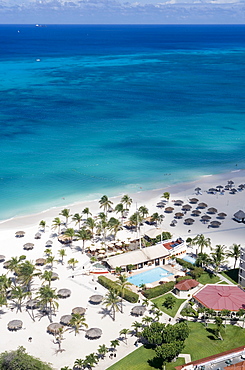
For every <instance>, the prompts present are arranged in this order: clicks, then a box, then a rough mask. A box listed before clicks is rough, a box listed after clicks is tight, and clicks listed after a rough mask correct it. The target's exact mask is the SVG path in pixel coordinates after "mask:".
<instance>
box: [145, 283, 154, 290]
mask: <svg viewBox="0 0 245 370" xmlns="http://www.w3.org/2000/svg"><path fill="white" fill-rule="evenodd" d="M145 287H146V289H150V288H153V285H152V284H150V283H146V284H145Z"/></svg>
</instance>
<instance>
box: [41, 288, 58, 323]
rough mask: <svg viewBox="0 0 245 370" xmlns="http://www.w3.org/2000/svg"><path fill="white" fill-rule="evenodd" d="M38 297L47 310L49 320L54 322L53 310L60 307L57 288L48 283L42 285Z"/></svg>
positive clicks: (43, 308) (42, 307)
mask: <svg viewBox="0 0 245 370" xmlns="http://www.w3.org/2000/svg"><path fill="white" fill-rule="evenodd" d="M36 298H37V301H38V302H39V305H40V307H41V309H42V310H44V311H46V312H47V314H48V317H49V320H50V321H51V322H52V312H53V310H55V309H56V308H58V307H59V303H58V302H57V299H58V298H59V297H58V295H57V294H56V289H52V288H50V286H48V285H44V286H41V287H40V288H39V290H38V295H37V297H36Z"/></svg>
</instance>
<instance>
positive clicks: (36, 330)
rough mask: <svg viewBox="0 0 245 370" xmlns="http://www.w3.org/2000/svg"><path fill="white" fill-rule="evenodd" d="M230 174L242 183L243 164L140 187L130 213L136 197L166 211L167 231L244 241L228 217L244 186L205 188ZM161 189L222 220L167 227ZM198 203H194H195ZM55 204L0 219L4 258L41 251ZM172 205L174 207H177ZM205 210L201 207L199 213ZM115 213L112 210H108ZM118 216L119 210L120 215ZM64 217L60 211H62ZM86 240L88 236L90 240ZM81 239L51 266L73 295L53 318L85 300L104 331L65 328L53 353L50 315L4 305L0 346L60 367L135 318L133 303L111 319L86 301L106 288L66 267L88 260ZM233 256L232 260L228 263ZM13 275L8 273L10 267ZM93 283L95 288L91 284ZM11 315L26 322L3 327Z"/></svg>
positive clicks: (90, 318) (240, 202)
mask: <svg viewBox="0 0 245 370" xmlns="http://www.w3.org/2000/svg"><path fill="white" fill-rule="evenodd" d="M228 180H233V181H234V183H235V186H238V185H239V184H241V183H245V171H244V170H241V171H238V172H232V173H226V174H222V175H214V176H208V177H201V178H200V179H198V180H197V181H195V182H192V183H185V184H178V185H174V186H171V187H169V188H167V189H158V190H153V191H148V192H138V193H136V194H131V197H132V198H133V201H134V203H133V205H132V207H131V211H130V213H133V212H135V210H136V202H137V206H138V207H139V206H141V205H145V206H147V207H148V209H149V213H150V214H152V213H153V212H158V213H163V214H164V215H165V218H164V221H163V223H162V227H163V229H164V230H166V231H170V232H171V233H173V234H174V237H178V236H181V237H182V238H183V239H185V238H187V237H188V236H190V237H194V236H196V235H197V234H199V233H202V234H204V235H205V236H206V237H209V238H210V239H211V242H212V245H213V246H215V245H216V244H225V245H226V246H227V247H229V246H231V245H232V244H233V243H238V244H243V242H244V239H245V226H244V224H239V223H236V222H235V221H233V220H232V217H233V214H234V213H235V212H236V211H238V210H239V209H243V210H244V211H245V204H244V197H245V190H243V191H241V192H238V193H237V194H235V195H231V194H229V192H225V195H221V194H216V195H211V194H207V193H206V192H205V190H207V189H209V188H210V187H215V186H216V185H226V184H227V181H228ZM197 186H200V188H201V189H202V195H196V194H195V191H194V189H195V188H196V187H197ZM164 191H169V192H170V193H171V198H170V201H169V205H173V202H172V200H173V199H182V200H184V202H185V203H187V202H188V199H189V198H190V197H194V196H195V197H197V198H198V199H199V201H200V202H205V203H207V204H208V206H209V207H211V206H213V207H215V208H217V209H218V212H225V213H227V217H226V218H225V220H222V221H221V222H222V225H221V226H220V227H219V228H218V229H214V228H208V227H207V224H203V223H202V222H200V217H196V218H195V223H194V224H193V226H191V227H190V226H186V225H184V224H183V219H182V220H178V223H177V226H176V227H170V222H171V221H172V220H173V218H174V214H169V215H167V214H165V213H164V210H163V209H162V210H161V209H158V208H157V207H156V204H157V202H158V201H159V200H160V199H161V195H162V194H163V192H164ZM111 199H112V200H113V202H114V204H117V203H118V202H119V201H120V199H121V196H120V197H114V198H111ZM66 207H67V208H70V210H71V213H72V214H74V213H76V212H78V213H81V211H82V210H83V209H84V208H85V207H89V208H90V210H91V212H92V213H93V216H94V215H96V214H97V213H98V212H99V211H100V209H99V206H98V201H90V202H86V203H85V202H81V203H77V204H73V205H70V206H66ZM195 207H196V206H195V205H193V208H195ZM63 208H65V206H63V207H60V208H53V209H50V210H48V211H44V212H42V213H39V214H34V215H28V216H25V217H18V218H14V219H11V220H7V221H3V222H1V224H0V233H1V251H0V254H4V255H5V256H6V260H8V259H10V258H11V257H14V256H20V255H21V254H25V255H26V256H27V259H28V260H31V261H33V262H34V261H35V260H36V259H37V258H39V257H43V256H44V250H45V243H46V241H47V240H48V239H50V238H51V235H52V233H53V231H52V230H51V225H52V220H53V219H54V217H57V216H58V214H59V212H60V211H61V209H63ZM174 208H175V211H176V212H177V211H179V210H180V209H181V207H176V206H174ZM175 211H174V213H175ZM205 212H206V210H205V209H204V210H202V215H203V214H204V213H205ZM190 214H191V212H187V214H186V215H185V216H184V219H185V218H188V217H189V216H190ZM111 215H112V216H115V214H111ZM118 216H119V215H118ZM60 217H61V218H62V216H60ZM42 219H44V220H45V221H46V222H47V225H48V226H49V227H48V228H47V229H46V232H45V234H44V233H42V238H41V240H35V239H34V235H35V233H36V232H37V231H38V224H39V222H40V220H42ZM212 220H216V215H212ZM69 226H70V227H74V223H73V222H70V224H69ZM149 228H152V227H151V226H147V225H145V226H143V227H142V233H144V232H145V231H147V229H149ZM189 229H191V232H190V233H188V230H189ZM18 230H23V231H25V232H26V234H25V237H24V238H15V232H16V231H18ZM133 236H135V233H131V232H128V231H125V230H123V231H120V232H119V233H118V236H117V238H120V239H122V240H123V239H124V240H125V241H127V238H128V237H133ZM52 240H53V247H52V250H53V255H54V256H55V257H56V258H57V259H58V253H57V251H58V250H59V249H61V248H62V245H61V244H60V243H59V242H58V240H57V238H53V239H52ZM27 242H33V243H34V244H35V246H34V249H33V250H32V251H24V250H23V244H25V243H27ZM88 243H89V242H88ZM81 245H82V242H80V241H79V242H74V243H73V248H70V247H68V246H65V247H64V248H65V249H66V251H67V257H65V259H64V261H65V264H64V265H63V266H62V265H61V264H60V263H55V265H54V272H57V273H58V274H59V276H60V279H59V280H58V281H55V282H52V286H53V287H55V288H58V289H60V288H69V289H71V291H72V295H71V297H70V298H67V299H60V300H59V304H60V306H59V309H58V312H57V316H56V317H54V318H53V321H54V322H59V319H60V317H61V316H62V315H64V314H70V313H71V310H72V308H74V307H76V306H83V307H85V308H87V312H86V322H87V324H88V326H89V328H90V327H99V328H101V329H102V331H103V335H102V337H101V338H100V339H98V340H88V339H86V338H85V335H84V332H81V333H80V334H78V335H77V336H75V335H74V332H71V333H70V332H69V331H67V332H66V333H65V335H64V336H65V340H64V342H63V343H62V347H63V348H64V349H65V351H64V352H62V353H58V354H57V353H56V350H57V348H58V345H57V344H54V343H53V340H54V337H53V336H52V335H50V334H47V332H46V328H47V326H48V325H49V320H48V318H47V317H43V318H41V320H40V321H39V319H38V318H37V319H36V321H35V322H33V321H32V320H31V318H30V316H29V314H28V312H26V311H25V310H23V312H22V313H20V312H18V313H16V310H14V311H11V310H10V308H9V307H8V308H5V307H2V310H1V311H2V313H1V315H0V330H1V340H0V352H2V351H4V350H10V349H15V348H17V347H18V346H20V345H22V346H24V347H25V348H26V349H27V351H28V352H29V353H30V354H32V355H34V356H36V357H39V358H41V359H42V360H43V361H47V362H50V363H52V364H53V366H54V368H55V369H60V368H61V367H62V366H65V365H68V366H70V367H72V365H73V363H74V361H75V359H77V358H84V357H85V356H86V355H87V354H89V353H91V352H96V350H97V348H98V346H99V345H100V344H106V345H107V346H109V345H110V341H111V340H113V339H116V338H118V336H119V331H120V330H121V329H123V328H130V326H131V323H132V322H134V321H135V320H136V318H135V317H132V316H130V310H131V308H132V306H134V305H132V304H129V303H127V302H125V307H124V313H123V314H122V313H120V312H119V313H117V315H116V321H115V322H113V321H112V319H111V317H110V316H108V315H106V314H104V308H103V306H102V305H99V306H92V305H91V304H89V303H88V298H89V297H90V296H91V295H92V294H94V293H99V294H100V293H101V294H102V295H105V294H106V290H105V289H104V288H103V287H101V286H100V285H99V284H97V283H94V282H93V281H92V277H91V276H85V275H82V274H81V275H77V273H76V276H75V278H74V279H72V278H71V275H72V271H71V270H70V269H68V268H67V263H66V262H67V261H68V259H70V258H71V257H74V258H76V259H77V260H79V264H78V268H77V272H78V273H79V271H81V272H82V266H83V264H86V263H87V262H88V261H87V259H86V256H85V255H82V253H81V251H80V248H76V247H81ZM232 263H233V261H230V264H231V265H232ZM41 270H44V268H43V267H41ZM3 273H6V270H5V269H3V264H2V263H1V264H0V274H3ZM8 274H9V276H11V274H10V273H8ZM39 286H40V280H39V279H38V278H37V279H36V280H35V284H34V286H33V288H34V293H35V289H38V287H39ZM95 287H97V290H95ZM12 319H21V320H22V321H23V323H24V330H20V331H17V332H9V331H8V329H7V323H8V322H9V321H10V320H12ZM29 337H32V338H33V340H32V342H28V338H29ZM133 342H134V339H130V340H129V344H128V345H126V344H125V343H124V344H123V343H122V344H121V345H120V347H118V350H117V357H116V359H115V360H114V359H113V360H109V359H107V360H104V361H100V363H99V365H98V366H97V367H96V368H97V369H106V368H107V367H108V364H112V363H113V362H114V361H116V360H117V359H118V358H120V357H123V356H124V355H126V354H127V353H128V352H130V351H132V350H133V349H134V346H133Z"/></svg>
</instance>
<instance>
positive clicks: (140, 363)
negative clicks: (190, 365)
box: [107, 346, 185, 370]
mask: <svg viewBox="0 0 245 370" xmlns="http://www.w3.org/2000/svg"><path fill="white" fill-rule="evenodd" d="M154 355H155V351H154V350H153V349H146V348H145V347H143V346H142V347H140V348H138V349H136V350H135V351H134V352H132V353H130V354H129V355H128V356H126V357H124V358H123V359H122V360H120V361H118V362H117V363H116V364H115V365H112V366H110V367H108V368H107V370H125V369H126V368H127V369H130V370H153V369H154V368H153V367H151V366H150V365H149V364H148V362H147V360H148V359H152V358H153V357H154ZM184 363H185V362H184V359H183V358H179V359H178V360H177V361H176V362H171V363H169V364H167V365H166V370H174V368H175V366H178V365H183V364H184Z"/></svg>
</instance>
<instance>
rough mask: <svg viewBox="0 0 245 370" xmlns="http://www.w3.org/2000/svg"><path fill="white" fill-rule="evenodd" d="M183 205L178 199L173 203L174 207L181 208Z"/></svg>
mask: <svg viewBox="0 0 245 370" xmlns="http://www.w3.org/2000/svg"><path fill="white" fill-rule="evenodd" d="M183 203H184V202H183V200H180V199H179V200H175V201H174V205H175V206H182V204H183Z"/></svg>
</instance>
